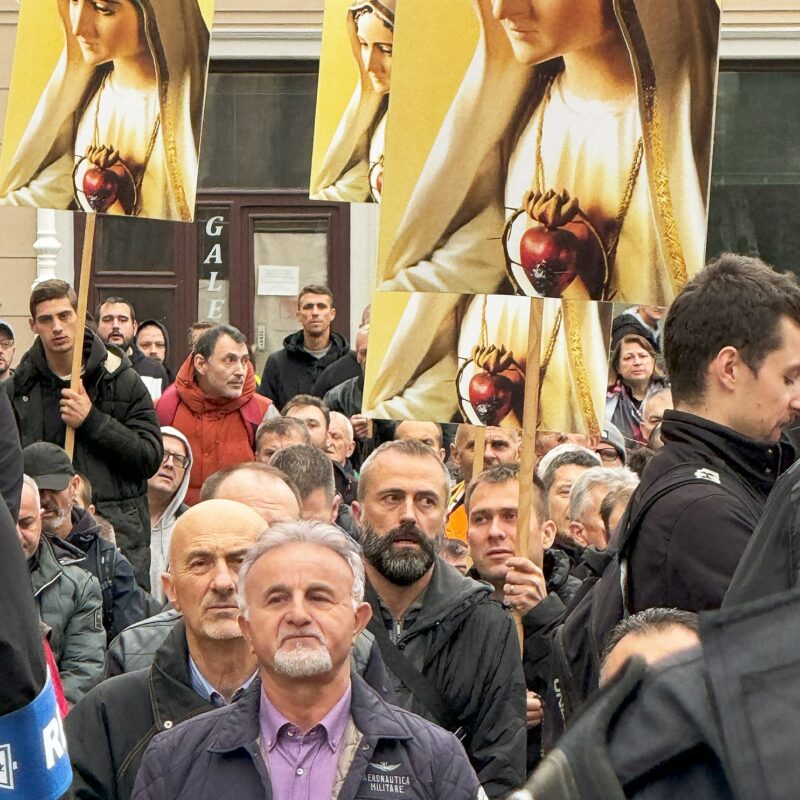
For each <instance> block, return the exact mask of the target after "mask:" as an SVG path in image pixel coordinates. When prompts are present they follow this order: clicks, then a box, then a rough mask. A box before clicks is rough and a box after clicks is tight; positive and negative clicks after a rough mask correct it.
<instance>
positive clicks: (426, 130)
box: [378, 0, 720, 305]
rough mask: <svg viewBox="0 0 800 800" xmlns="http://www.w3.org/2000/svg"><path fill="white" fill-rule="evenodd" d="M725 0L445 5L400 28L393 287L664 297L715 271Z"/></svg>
mask: <svg viewBox="0 0 800 800" xmlns="http://www.w3.org/2000/svg"><path fill="white" fill-rule="evenodd" d="M719 28H720V8H719V5H718V3H717V2H715V0H584V1H583V2H579V3H578V2H575V1H574V0H552V1H551V2H547V3H536V2H525V3H517V2H501V1H499V0H494V2H492V0H469V1H468V0H437V2H435V3H410V4H409V6H408V8H404V10H403V15H402V18H401V20H400V23H399V25H398V27H397V29H396V35H395V53H394V64H393V72H392V84H393V86H392V91H393V98H394V100H393V113H392V115H391V117H390V118H389V122H388V127H387V147H386V182H387V187H388V191H387V192H386V193H385V195H384V200H383V205H382V215H381V217H382V219H381V233H380V238H381V240H380V253H379V287H378V288H379V290H382V291H419V292H456V293H470V294H479V293H490V294H503V293H508V294H524V295H527V296H531V297H541V296H543V297H555V298H564V299H570V300H614V301H617V302H626V303H649V304H658V305H666V304H669V303H670V302H671V301H672V299H673V298H674V297H675V295H676V294H677V293H678V292H679V291H680V289H681V288H682V286H683V285H684V284H685V283H686V281H687V280H688V278H689V277H691V276H692V275H693V274H695V273H696V272H697V271H698V270H699V269H700V268H701V267H702V265H703V262H704V257H705V238H706V220H707V213H706V212H707V201H708V192H709V173H710V165H711V142H712V135H713V120H714V103H715V89H716V79H717V71H718V42H719Z"/></svg>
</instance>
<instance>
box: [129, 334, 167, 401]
mask: <svg viewBox="0 0 800 800" xmlns="http://www.w3.org/2000/svg"><path fill="white" fill-rule="evenodd" d="M129 349H130V352H129V353H128V354H127V356H128V358H129V359H130V362H131V366H132V367H133V368H134V369H135V370H136V372H137V374H138V375H139V377H140V378H141V379H142V383H144V385H145V386H146V387H147V391H148V392H150V397H152V398H153V402H154V403H155V402H156V400H158V398H159V397H161V395H162V394H163V393H164V389H166V388H167V386H169V383H170V381H169V378H167V370H166V369H165V367H164V365H163V364H162V363H161V362H160V361H158V360H157V359H155V358H149V357H148V356H146V355H145V354H144V353H143V352H142V351H141V350H140V349H139V347H138V346H137V345H136V342H134V343H133V344H132V345H131V346H130V348H129Z"/></svg>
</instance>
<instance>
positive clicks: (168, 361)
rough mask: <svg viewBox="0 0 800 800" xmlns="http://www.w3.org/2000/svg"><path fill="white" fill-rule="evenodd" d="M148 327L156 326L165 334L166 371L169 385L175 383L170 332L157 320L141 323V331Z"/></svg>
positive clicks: (147, 320)
mask: <svg viewBox="0 0 800 800" xmlns="http://www.w3.org/2000/svg"><path fill="white" fill-rule="evenodd" d="M148 325H155V326H156V327H157V328H159V329H160V331H161V333H163V334H164V344H165V345H166V348H165V351H164V369H165V370H166V373H167V380H168V381H169V383H173V382H174V380H175V373H174V372H173V371H172V367H171V366H170V364H171V363H172V359H171V358H170V347H169V331H168V330H167V326H166V325H164V324H163V323H162V322H159V320H157V319H145V320H142V322H140V323H139V330H141V329H142V328H146V327H147V326H148Z"/></svg>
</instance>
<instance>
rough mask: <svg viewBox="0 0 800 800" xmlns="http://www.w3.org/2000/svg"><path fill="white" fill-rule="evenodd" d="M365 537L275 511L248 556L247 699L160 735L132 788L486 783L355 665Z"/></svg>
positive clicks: (140, 799) (244, 602)
mask: <svg viewBox="0 0 800 800" xmlns="http://www.w3.org/2000/svg"><path fill="white" fill-rule="evenodd" d="M363 591H364V568H363V565H362V563H361V560H360V554H359V550H358V546H357V545H356V544H355V542H353V541H352V539H350V538H349V537H346V536H344V535H343V534H342V533H341V531H339V530H338V529H337V528H336V527H335V526H332V525H328V524H325V523H309V522H297V523H279V524H277V525H275V526H273V527H272V528H270V530H268V531H266V532H265V533H264V534H263V535H262V536H261V538H260V539H259V542H258V544H257V545H256V547H254V548H253V549H252V550H251V551H250V552H249V553H248V554H247V555H246V557H245V559H244V562H243V564H242V567H241V570H240V592H239V601H240V606H241V609H242V617H241V618H240V625H241V628H242V632H243V634H244V636H245V637H246V639H247V641H248V643H249V645H250V647H251V649H252V651H253V652H255V653H256V655H257V658H258V664H259V678H260V680H259V681H256V682H254V684H253V686H251V687H250V689H249V690H248V691H247V692H246V693H245V695H244V696H243V697H242V699H241V700H240V701H239V702H238V703H236V704H234V705H232V706H229V707H227V708H223V709H218V710H216V711H212V712H210V713H208V714H204V715H202V716H200V717H196V718H194V719H191V720H188V721H187V722H185V723H183V724H182V725H179V726H178V727H177V728H176V729H175V730H172V731H167V732H166V733H164V734H162V735H160V736H158V737H156V739H155V740H154V741H153V742H152V743H151V745H150V747H149V748H148V750H147V752H146V753H145V757H144V759H143V761H142V765H141V768H140V770H139V775H138V777H137V780H136V787H135V789H134V794H133V796H134V797H135V798H137V800H150V799H151V798H152V800H155V798H164V797H169V798H170V799H171V800H188V798H191V800H206V798H209V799H210V798H214V800H216V798H218V797H236V798H237V799H238V800H251V798H252V800H256V798H258V800H261V798H270V797H278V798H284V797H286V798H290V797H292V798H294V797H298V798H299V797H313V798H329V797H337V798H339V800H366V799H367V798H373V797H376V796H378V797H391V796H400V795H402V796H407V797H416V798H419V799H420V800H441V798H449V800H479V798H482V797H484V795H483V792H482V790H481V787H480V785H479V783H478V779H477V777H476V775H475V773H474V771H473V770H472V769H471V768H470V765H469V762H468V761H467V758H466V755H465V754H464V750H463V749H462V747H461V745H460V744H459V742H458V741H457V740H456V738H455V737H454V736H453V735H452V734H449V733H447V732H445V731H443V730H441V729H440V728H438V727H436V726H435V725H431V724H430V723H428V722H426V721H424V720H422V719H420V718H419V717H417V716H415V715H413V714H409V713H408V712H406V711H403V710H400V709H398V708H396V707H394V706H390V705H388V704H387V703H386V702H385V701H384V700H383V699H382V698H381V697H380V696H379V695H378V694H376V693H375V692H373V691H372V690H371V689H370V688H369V687H368V686H367V685H366V684H365V683H364V682H363V681H362V680H361V678H360V677H358V676H357V675H353V674H352V672H351V665H350V650H351V647H352V643H353V641H354V640H355V639H356V638H357V636H358V634H359V632H360V631H361V630H363V628H364V626H365V625H366V623H367V621H368V620H369V617H370V607H369V605H368V604H367V603H365V602H364V600H363Z"/></svg>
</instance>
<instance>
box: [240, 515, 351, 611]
mask: <svg viewBox="0 0 800 800" xmlns="http://www.w3.org/2000/svg"><path fill="white" fill-rule="evenodd" d="M289 544H314V545H317V546H319V547H327V548H328V549H329V550H332V551H333V552H334V553H336V554H337V555H338V556H340V557H341V558H343V559H344V560H345V561H346V562H347V564H348V566H349V567H350V569H351V571H352V573H353V592H352V595H353V608H355V607H356V606H357V605H358V604H359V603H361V602H362V601H363V600H364V586H365V583H366V577H365V575H364V562H363V561H362V560H361V548H360V547H359V545H358V543H357V542H356V541H355V540H354V539H351V538H350V537H349V536H348V535H347V534H346V533H345V532H344V531H343V530H342V529H341V528H338V527H337V526H336V525H331V524H329V523H325V522H313V521H310V520H303V521H301V522H279V523H277V524H275V525H272V526H271V527H270V528H269V529H268V530H266V531H264V533H262V534H261V536H259V538H258V541H257V542H256V543H255V545H253V547H251V548H250V550H248V551H247V554H246V555H245V557H244V561H242V566H241V568H240V569H239V583H238V592H239V608H240V609H241V612H242V614H244V617H245V619H247V616H248V609H247V599H246V596H245V587H246V585H247V576H248V575H249V573H250V570H251V569H252V568H253V565H254V564H255V563H256V561H258V560H259V559H260V558H261V557H262V556H265V555H266V554H267V553H269V552H270V551H272V550H277V549H278V548H279V547H284V546H286V545H289Z"/></svg>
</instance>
